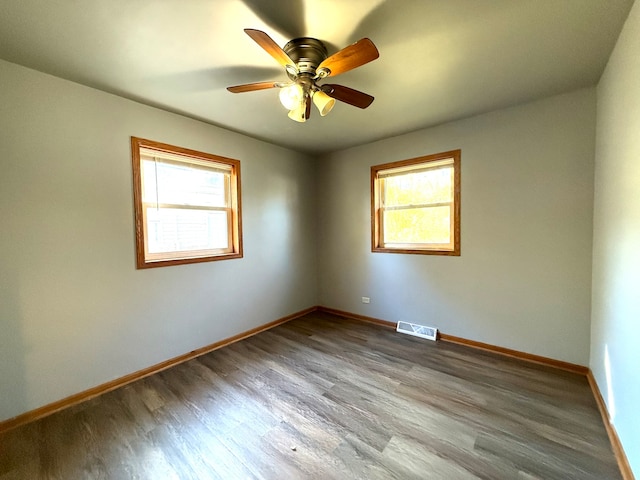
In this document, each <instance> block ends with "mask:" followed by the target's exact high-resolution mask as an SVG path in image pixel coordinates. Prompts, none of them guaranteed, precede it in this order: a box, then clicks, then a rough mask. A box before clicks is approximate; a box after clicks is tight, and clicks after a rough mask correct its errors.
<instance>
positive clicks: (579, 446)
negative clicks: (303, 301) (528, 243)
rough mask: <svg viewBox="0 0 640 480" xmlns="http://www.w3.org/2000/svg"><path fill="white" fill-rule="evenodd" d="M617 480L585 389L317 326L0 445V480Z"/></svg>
mask: <svg viewBox="0 0 640 480" xmlns="http://www.w3.org/2000/svg"><path fill="white" fill-rule="evenodd" d="M218 478H219V479H225V480H232V479H278V480H286V479H307V478H309V479H352V478H357V479H448V480H449V479H475V478H483V479H523V480H532V479H562V480H567V479H580V480H588V479H598V480H602V479H619V478H621V477H620V473H619V470H618V467H617V464H616V461H615V458H614V455H613V453H612V451H611V447H610V444H609V440H608V437H607V434H606V431H605V429H604V426H603V425H602V420H601V418H600V414H599V413H598V409H597V406H596V403H595V400H594V399H593V396H592V394H591V391H590V389H589V386H588V383H587V380H586V378H585V377H583V376H581V375H577V374H572V373H568V372H563V371H559V370H554V369H551V368H549V367H545V366H540V365H535V364H530V363H525V362H522V361H519V360H514V359H511V358H506V357H501V356H499V355H496V354H493V353H490V352H483V351H478V350H473V349H470V348H468V347H465V346H461V345H454V344H447V343H442V342H438V343H434V342H429V341H425V340H421V339H417V338H414V337H410V336H406V335H401V334H398V333H396V332H394V331H392V330H390V329H388V328H384V327H380V326H377V325H370V324H365V323H360V322H355V321H351V320H347V319H344V318H340V317H335V316H333V315H329V314H326V313H320V312H314V313H311V314H309V315H306V316H305V317H302V318H300V319H297V320H294V321H291V322H289V323H287V324H284V325H281V326H279V327H276V328H274V329H272V330H269V331H266V332H263V333H260V334H258V335H256V336H254V337H251V338H249V339H246V340H243V341H241V342H238V343H235V344H232V345H230V346H227V347H224V348H222V349H220V350H217V351H214V352H211V353H209V354H206V355H204V356H201V357H199V358H197V359H194V360H191V361H189V362H186V363H184V364H181V365H179V366H177V367H174V368H171V369H169V370H166V371H164V372H161V373H158V374H156V375H153V376H151V377H147V378H145V379H142V380H139V381H137V382H135V383H133V384H130V385H128V386H126V387H124V388H121V389H118V390H116V391H113V392H110V393H108V394H105V395H103V396H101V397H98V398H95V399H93V400H90V401H88V402H85V403H83V404H81V405H77V406H75V407H72V408H69V409H67V410H64V411H62V412H59V413H56V414H54V415H51V416H49V417H47V418H44V419H42V420H39V421H37V422H33V423H31V424H28V425H25V426H23V427H20V428H17V429H15V430H12V431H9V432H6V433H5V434H3V435H0V479H1V480H8V479H64V480H69V479H154V480H156V479H218Z"/></svg>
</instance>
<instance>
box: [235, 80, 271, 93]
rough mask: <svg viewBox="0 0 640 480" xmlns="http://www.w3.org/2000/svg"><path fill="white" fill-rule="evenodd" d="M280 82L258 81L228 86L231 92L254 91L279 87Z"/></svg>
mask: <svg viewBox="0 0 640 480" xmlns="http://www.w3.org/2000/svg"><path fill="white" fill-rule="evenodd" d="M279 86H280V84H279V83H278V82H258V83H245V84H244V85H234V86H233V87H227V90H229V91H230V92H231V93H244V92H253V91H255V90H266V89H267V88H276V87H279Z"/></svg>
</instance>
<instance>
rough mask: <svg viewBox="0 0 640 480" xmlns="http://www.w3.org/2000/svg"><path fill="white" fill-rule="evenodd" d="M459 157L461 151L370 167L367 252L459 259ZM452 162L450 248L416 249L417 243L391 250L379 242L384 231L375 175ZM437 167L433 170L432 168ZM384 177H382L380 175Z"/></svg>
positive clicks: (419, 247)
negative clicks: (423, 165) (369, 234)
mask: <svg viewBox="0 0 640 480" xmlns="http://www.w3.org/2000/svg"><path fill="white" fill-rule="evenodd" d="M460 157H461V150H460V149H458V150H451V151H448V152H442V153H436V154H433V155H426V156H423V157H416V158H411V159H408V160H401V161H397V162H390V163H385V164H382V165H374V166H372V167H371V251H372V252H379V253H380V252H381V253H405V254H419V255H447V256H460ZM448 159H452V160H453V212H452V213H453V215H451V229H452V233H453V249H452V250H448V249H443V248H442V246H440V247H439V248H438V245H429V246H423V247H421V246H419V245H420V244H398V245H397V246H394V247H389V246H385V245H383V243H382V232H383V228H384V217H383V210H382V209H381V208H380V199H381V194H382V192H381V186H380V185H381V182H380V181H379V172H381V171H387V170H391V169H402V168H404V167H411V166H413V165H419V164H425V163H431V162H438V161H441V160H448ZM435 168H437V167H435ZM383 176H384V175H383Z"/></svg>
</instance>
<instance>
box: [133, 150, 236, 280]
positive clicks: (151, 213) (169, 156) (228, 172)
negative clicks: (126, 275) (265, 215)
mask: <svg viewBox="0 0 640 480" xmlns="http://www.w3.org/2000/svg"><path fill="white" fill-rule="evenodd" d="M131 150H132V159H133V183H134V184H133V193H134V195H133V199H134V206H135V227H136V262H137V266H138V268H149V267H161V266H167V265H179V264H184V263H196V262H208V261H212V260H224V259H229V258H241V257H242V223H241V218H242V217H241V209H240V162H239V161H238V160H232V159H229V158H224V157H219V156H217V155H212V154H208V153H203V152H197V151H195V150H188V149H186V148H180V147H175V146H173V145H167V144H164V143H159V142H154V141H151V140H144V139H141V138H136V137H131Z"/></svg>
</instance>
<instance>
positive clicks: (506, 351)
mask: <svg viewBox="0 0 640 480" xmlns="http://www.w3.org/2000/svg"><path fill="white" fill-rule="evenodd" d="M318 311H320V312H326V313H331V314H333V315H338V316H340V317H345V318H351V319H353V320H361V321H363V322H369V323H375V324H376V325H382V326H383V327H389V328H394V329H395V328H396V323H395V322H390V321H388V320H382V319H380V318H374V317H367V316H364V315H359V314H357V313H351V312H345V311H343V310H336V309H335V308H328V307H318ZM438 339H440V340H442V341H443V342H450V343H457V344H460V345H466V346H467V347H472V348H477V349H480V350H487V351H489V352H494V353H499V354H501V355H506V356H508V357H513V358H518V359H520V360H526V361H528V362H533V363H539V364H542V365H547V366H550V367H554V368H559V369H561V370H567V371H569V372H574V373H579V374H581V375H586V374H587V372H588V371H589V368H588V367H585V366H583V365H577V364H575V363H569V362H563V361H561V360H555V359H553V358H548V357H543V356H540V355H534V354H532V353H525V352H521V351H519V350H512V349H510V348H505V347H499V346H497V345H491V344H489V343H482V342H477V341H475V340H468V339H466V338H461V337H455V336H453V335H447V334H446V333H439V334H438Z"/></svg>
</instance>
